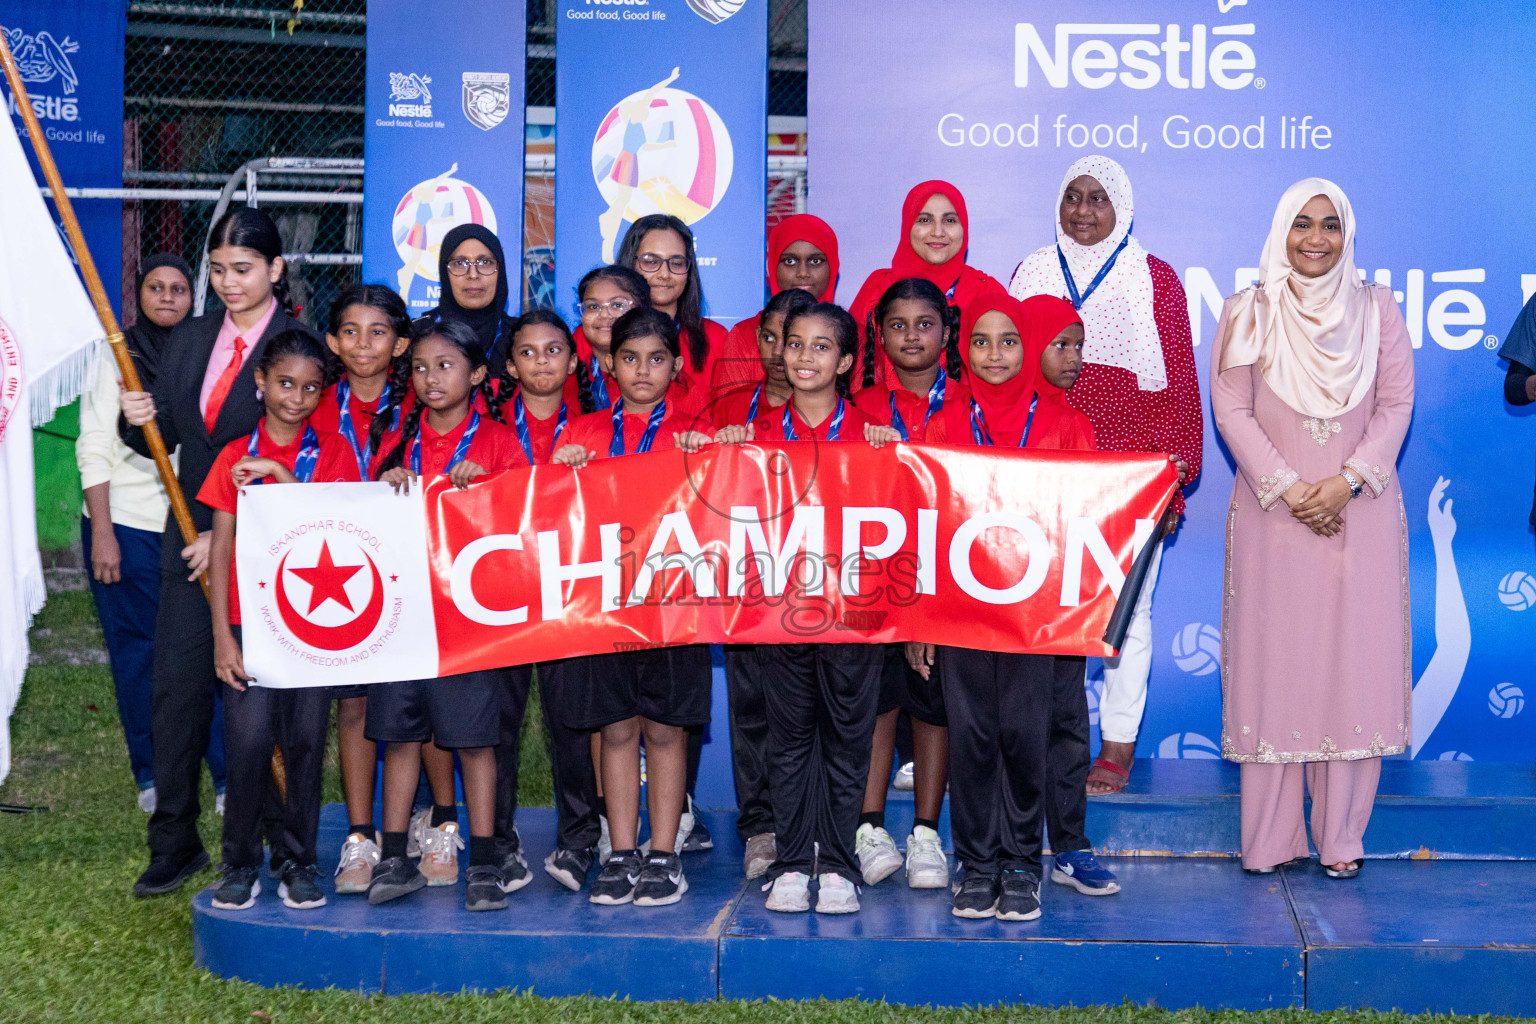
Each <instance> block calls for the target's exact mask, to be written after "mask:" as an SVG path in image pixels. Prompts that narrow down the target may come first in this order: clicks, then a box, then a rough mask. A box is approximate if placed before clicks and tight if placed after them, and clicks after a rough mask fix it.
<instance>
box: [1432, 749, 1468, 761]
mask: <svg viewBox="0 0 1536 1024" xmlns="http://www.w3.org/2000/svg"><path fill="white" fill-rule="evenodd" d="M1435 760H1436V761H1471V760H1472V755H1471V754H1468V753H1467V752H1466V751H1463V750H1447V751H1444V752H1443V753H1442V754H1441V755H1440V756H1439V757H1437V758H1435Z"/></svg>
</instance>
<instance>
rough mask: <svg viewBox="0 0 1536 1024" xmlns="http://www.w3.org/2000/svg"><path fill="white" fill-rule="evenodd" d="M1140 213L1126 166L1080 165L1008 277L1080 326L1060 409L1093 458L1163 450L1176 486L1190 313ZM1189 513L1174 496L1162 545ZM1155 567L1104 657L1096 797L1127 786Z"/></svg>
mask: <svg viewBox="0 0 1536 1024" xmlns="http://www.w3.org/2000/svg"><path fill="white" fill-rule="evenodd" d="M1134 218H1135V206H1134V204H1133V202H1132V197H1131V183H1130V181H1129V179H1128V178H1127V177H1126V174H1125V168H1123V167H1121V166H1120V165H1119V164H1118V163H1116V162H1115V161H1114V160H1111V159H1110V158H1109V157H1107V156H1087V157H1083V158H1082V159H1081V160H1078V161H1077V162H1076V163H1074V164H1073V165H1072V166H1071V167H1069V168H1067V173H1066V175H1065V176H1064V177H1063V178H1062V181H1061V190H1060V192H1059V194H1058V203H1057V215H1056V244H1055V245H1048V246H1045V247H1044V248H1041V249H1038V250H1036V251H1035V252H1033V253H1031V254H1030V255H1029V257H1028V258H1026V259H1025V260H1024V262H1023V263H1020V264H1019V267H1018V269H1017V270H1015V271H1014V274H1013V281H1012V283H1011V284H1010V285H1009V288H1008V290H1009V292H1010V293H1012V294H1013V296H1014V297H1015V298H1020V299H1023V298H1027V297H1029V296H1031V295H1055V296H1059V297H1061V298H1064V299H1068V300H1070V301H1071V303H1072V305H1073V306H1075V307H1076V308H1077V310H1078V313H1079V315H1080V316H1082V318H1083V325H1084V328H1085V339H1084V343H1083V372H1082V376H1080V377H1079V378H1078V380H1077V383H1076V384H1074V385H1073V386H1072V390H1071V391H1069V392H1068V393H1067V400H1068V401H1070V402H1071V403H1072V404H1073V405H1074V406H1076V407H1077V408H1078V409H1079V410H1080V411H1081V412H1083V413H1084V414H1085V415H1086V416H1087V417H1088V419H1089V421H1091V422H1092V423H1093V433H1094V437H1095V439H1096V440H1097V442H1098V447H1099V450H1100V451H1119V452H1162V453H1166V454H1167V455H1168V456H1169V457H1171V458H1173V459H1174V460H1175V462H1176V463H1177V465H1178V467H1179V479H1180V481H1181V483H1184V484H1188V483H1189V482H1191V481H1193V480H1194V479H1195V478H1196V477H1198V476H1199V475H1200V456H1201V438H1202V435H1203V431H1204V424H1203V420H1202V415H1201V408H1200V406H1201V402H1200V381H1199V378H1198V376H1197V375H1196V371H1195V353H1194V348H1193V346H1192V344H1191V341H1190V332H1189V307H1188V304H1187V303H1186V301H1185V297H1184V288H1183V286H1182V285H1181V284H1179V278H1178V275H1177V274H1175V273H1174V271H1173V268H1172V267H1170V266H1169V265H1168V264H1166V263H1164V262H1163V261H1162V260H1160V259H1158V258H1157V257H1155V256H1151V255H1149V254H1148V253H1147V251H1146V250H1145V249H1143V248H1142V247H1141V244H1140V243H1139V242H1138V241H1137V240H1136V238H1135V237H1134V236H1133V235H1132V234H1131V223H1132V221H1133V219H1134ZM1183 512H1184V495H1183V492H1182V490H1181V491H1180V492H1179V493H1177V494H1175V495H1174V499H1173V505H1172V507H1171V508H1170V509H1169V513H1168V518H1167V520H1166V521H1165V522H1164V523H1163V528H1162V536H1165V537H1166V536H1167V535H1168V534H1170V533H1172V532H1173V531H1174V530H1175V529H1176V528H1177V527H1178V523H1179V516H1180V515H1182V514H1183ZM1161 561H1162V548H1161V546H1159V547H1158V552H1157V557H1156V559H1155V560H1154V561H1153V563H1152V570H1151V572H1150V573H1149V574H1148V575H1147V585H1146V587H1145V588H1144V589H1143V590H1142V592H1141V599H1140V600H1139V601H1138V602H1137V604H1136V614H1135V617H1134V618H1133V620H1132V622H1131V628H1130V632H1129V634H1128V635H1127V636H1126V639H1125V646H1124V647H1122V648H1121V649H1120V656H1119V657H1118V658H1106V659H1104V695H1103V697H1101V698H1100V701H1099V734H1100V736H1101V738H1102V740H1103V743H1102V746H1101V748H1100V751H1099V757H1098V759H1097V760H1095V761H1094V763H1093V770H1092V771H1091V772H1090V773H1089V775H1088V792H1089V793H1090V794H1092V795H1095V796H1101V795H1104V794H1107V793H1116V792H1119V791H1120V790H1121V789H1122V788H1123V787H1124V786H1125V784H1126V782H1127V781H1128V780H1129V779H1130V769H1131V763H1132V760H1133V759H1134V757H1135V753H1136V734H1137V733H1138V732H1139V731H1140V729H1141V715H1142V710H1143V709H1144V708H1145V707H1146V701H1147V676H1148V674H1149V673H1150V672H1151V669H1152V590H1153V586H1154V585H1155V583H1156V580H1157V570H1158V566H1159V563H1160V562H1161Z"/></svg>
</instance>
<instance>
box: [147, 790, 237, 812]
mask: <svg viewBox="0 0 1536 1024" xmlns="http://www.w3.org/2000/svg"><path fill="white" fill-rule="evenodd" d="M139 810H141V811H143V812H144V813H145V814H154V813H155V787H154V786H148V787H146V788H144V789H141V790H139ZM219 813H220V814H223V813H224V808H222V807H220V808H219Z"/></svg>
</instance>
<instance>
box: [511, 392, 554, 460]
mask: <svg viewBox="0 0 1536 1024" xmlns="http://www.w3.org/2000/svg"><path fill="white" fill-rule="evenodd" d="M512 422H513V423H514V424H515V425H516V426H517V443H518V444H520V445H522V446H523V454H524V455H526V456H528V465H530V466H533V465H536V463H535V462H534V461H533V436H532V435H531V434H529V433H528V410H526V409H524V408H523V396H522V395H518V396H516V397H515V398H513V399H512ZM564 429H565V403H564V402H561V403H560V419H559V420H557V421H556V422H555V437H557V438H558V437H559V436H560V432H561V431H562V430H564Z"/></svg>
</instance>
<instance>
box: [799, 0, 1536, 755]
mask: <svg viewBox="0 0 1536 1024" xmlns="http://www.w3.org/2000/svg"><path fill="white" fill-rule="evenodd" d="M809 10H810V33H811V44H810V74H809V90H810V92H809V100H808V102H809V109H808V113H809V132H810V136H811V137H812V138H813V139H814V140H815V141H814V144H813V146H814V153H815V155H814V158H813V160H812V162H811V175H812V179H811V182H810V184H811V189H810V204H811V212H812V213H817V214H820V215H822V216H823V217H825V218H827V220H828V221H829V222H830V223H831V224H832V226H833V227H834V228H835V229H836V230H837V232H838V236H839V242H840V245H841V250H842V259H843V266H844V268H845V269H844V272H843V276H842V289H841V296H842V298H844V299H845V300H846V299H849V298H851V297H852V295H853V293H854V291H855V290H856V289H857V288H858V286H859V285H860V283H862V281H863V279H864V275H865V274H867V273H868V272H869V271H870V270H872V269H874V268H875V267H877V266H885V265H887V263H888V261H889V260H890V254H891V247H892V245H893V244H894V243H895V242H896V232H897V226H898V225H897V222H898V219H899V211H900V209H901V201H902V197H903V196H904V195H905V194H906V192H907V190H908V189H909V188H911V187H912V186H913V185H914V184H916V183H917V182H919V181H922V180H924V179H926V178H945V179H948V180H950V181H952V182H954V183H955V184H956V185H958V186H959V187H960V189H961V190H962V191H963V192H964V193H965V197H966V201H967V203H968V205H969V209H970V227H971V231H970V237H969V238H967V240H966V241H967V243H968V245H969V262H970V263H971V264H972V265H973V266H976V267H979V268H980V269H982V270H985V271H986V272H988V273H990V274H992V275H993V276H994V277H998V278H1000V279H1002V280H1003V281H1004V282H1006V281H1007V280H1008V279H1009V277H1010V276H1011V275H1012V274H1013V270H1014V267H1016V266H1017V265H1018V263H1019V261H1020V260H1022V259H1023V258H1024V257H1025V256H1026V255H1028V254H1029V253H1031V252H1033V251H1034V250H1035V249H1037V248H1039V247H1041V246H1044V245H1049V244H1051V243H1052V242H1053V241H1054V238H1055V235H1054V229H1053V222H1054V219H1055V217H1054V213H1055V205H1056V199H1057V197H1056V190H1057V187H1058V185H1059V183H1060V181H1061V177H1062V174H1063V173H1064V172H1065V171H1066V169H1067V167H1068V165H1069V164H1071V163H1072V161H1073V160H1075V159H1077V158H1078V157H1080V156H1084V155H1087V154H1090V153H1103V154H1106V155H1108V156H1111V157H1113V158H1114V159H1116V160H1118V161H1120V162H1121V164H1123V165H1124V167H1125V169H1126V173H1127V175H1128V177H1129V179H1130V182H1131V185H1132V186H1133V188H1134V192H1135V230H1136V235H1137V237H1138V238H1139V239H1140V240H1141V242H1142V244H1143V245H1145V246H1146V248H1147V251H1148V252H1150V253H1151V254H1152V255H1154V256H1158V257H1161V258H1162V259H1165V260H1167V261H1168V262H1169V263H1170V264H1172V266H1173V268H1174V269H1175V271H1177V273H1178V275H1179V277H1180V279H1181V280H1182V281H1183V284H1184V289H1185V291H1186V293H1187V296H1188V308H1189V315H1190V321H1191V325H1192V327H1193V334H1194V343H1195V362H1196V364H1197V365H1198V366H1199V371H1200V379H1201V386H1202V390H1203V393H1204V394H1205V395H1206V396H1207V397H1206V412H1207V416H1206V434H1205V468H1204V475H1203V477H1202V479H1201V480H1200V481H1199V483H1198V485H1197V486H1196V487H1194V488H1193V489H1192V490H1191V492H1190V494H1189V495H1188V497H1189V516H1188V520H1187V522H1186V524H1185V525H1184V527H1183V528H1182V529H1180V531H1179V532H1178V534H1176V540H1175V541H1174V543H1173V544H1171V545H1170V546H1169V547H1168V549H1167V551H1166V552H1165V557H1164V559H1163V565H1162V572H1161V580H1160V582H1159V583H1158V586H1157V590H1156V603H1155V608H1154V612H1153V619H1152V621H1153V654H1152V682H1151V687H1150V691H1149V697H1148V700H1147V709H1146V719H1145V721H1144V723H1143V726H1142V731H1141V746H1140V749H1139V750H1138V754H1139V755H1140V756H1142V757H1148V756H1158V757H1212V758H1214V757H1217V756H1219V754H1220V751H1219V749H1218V746H1217V740H1218V738H1219V736H1220V714H1221V675H1220V666H1221V631H1220V629H1221V609H1222V603H1221V592H1222V571H1223V570H1222V558H1223V546H1224V537H1225V523H1226V516H1227V499H1228V496H1229V495H1230V494H1231V489H1232V469H1231V463H1230V461H1229V460H1228V459H1227V457H1226V453H1225V452H1224V450H1223V448H1222V446H1221V443H1220V441H1219V439H1218V437H1217V436H1216V433H1215V428H1214V425H1213V423H1212V418H1211V417H1210V415H1209V411H1210V406H1209V394H1210V379H1209V372H1210V362H1211V352H1210V345H1211V342H1212V340H1213V339H1214V336H1215V333H1216V322H1217V317H1218V316H1219V314H1220V311H1221V305H1222V299H1223V297H1224V296H1226V295H1230V294H1232V293H1233V292H1235V291H1237V290H1238V289H1241V288H1243V287H1246V286H1247V285H1248V284H1249V283H1251V282H1252V281H1253V280H1254V279H1255V278H1256V277H1257V274H1258V270H1257V269H1256V268H1257V265H1258V260H1259V250H1260V248H1261V247H1262V246H1263V244H1264V238H1265V235H1266V234H1267V232H1268V230H1269V224H1270V218H1271V217H1272V216H1273V214H1274V209H1275V203H1276V202H1277V201H1278V200H1279V198H1280V195H1281V193H1282V192H1283V191H1284V190H1285V188H1286V186H1288V185H1290V184H1291V183H1292V182H1294V181H1297V180H1299V179H1301V178H1304V177H1307V176H1309V175H1319V176H1322V177H1325V178H1331V179H1333V180H1334V181H1336V182H1338V183H1339V184H1340V185H1341V186H1342V187H1343V189H1344V191H1345V192H1346V193H1347V194H1348V195H1349V198H1350V202H1351V203H1352V204H1353V206H1354V210H1355V214H1356V218H1357V221H1358V225H1359V235H1358V241H1357V248H1356V256H1355V262H1356V265H1357V266H1359V267H1360V268H1361V269H1362V271H1363V272H1364V273H1365V274H1367V275H1368V276H1369V277H1370V278H1371V279H1372V280H1374V281H1377V282H1380V283H1382V284H1385V285H1388V286H1390V287H1391V288H1392V289H1393V290H1394V295H1395V297H1396V299H1397V301H1398V303H1399V304H1400V308H1401V309H1402V312H1403V316H1404V318H1405V320H1406V321H1407V325H1408V334H1409V336H1410V337H1411V338H1412V340H1413V346H1414V370H1415V374H1416V376H1417V383H1418V388H1417V398H1416V403H1415V406H1416V407H1415V412H1414V422H1413V429H1412V430H1411V431H1410V432H1409V435H1408V440H1407V443H1406V445H1405V446H1404V449H1403V455H1402V459H1401V461H1400V463H1399V466H1398V471H1399V478H1400V480H1401V482H1402V486H1403V497H1404V502H1405V512H1406V516H1407V524H1408V529H1409V538H1410V539H1409V549H1410V552H1411V573H1412V580H1411V590H1412V594H1413V609H1412V615H1413V660H1414V688H1415V709H1414V723H1413V724H1414V741H1415V744H1416V745H1417V746H1416V749H1415V751H1414V754H1415V756H1417V757H1420V758H1446V759H1456V760H1472V759H1476V760H1479V761H1482V760H1492V761H1529V760H1531V758H1532V757H1533V756H1536V711H1533V713H1532V714H1529V715H1527V714H1524V709H1525V707H1526V705H1527V700H1528V699H1529V698H1533V697H1536V672H1533V668H1532V666H1533V665H1536V658H1533V638H1536V631H1533V630H1532V628H1531V623H1532V619H1533V618H1536V553H1533V551H1532V547H1531V534H1530V527H1529V526H1528V525H1527V523H1526V516H1527V513H1528V512H1529V511H1530V507H1531V455H1530V452H1531V447H1532V443H1533V433H1532V426H1533V424H1532V422H1531V417H1530V415H1529V413H1530V410H1529V409H1514V408H1512V407H1510V406H1507V405H1506V404H1505V403H1504V401H1503V391H1502V384H1503V376H1504V364H1503V363H1501V361H1500V360H1499V359H1498V357H1497V350H1498V348H1499V346H1500V344H1501V343H1502V339H1503V338H1504V336H1505V334H1506V332H1507V331H1508V330H1509V327H1510V325H1511V324H1512V323H1513V322H1514V319H1515V316H1516V314H1517V313H1518V311H1519V309H1520V307H1521V305H1522V303H1524V302H1525V301H1526V300H1527V299H1528V298H1530V296H1531V295H1532V294H1533V293H1536V249H1533V247H1532V246H1531V239H1532V238H1533V237H1536V194H1533V192H1532V190H1531V187H1530V168H1531V167H1532V165H1533V164H1536V104H1532V103H1530V102H1528V101H1527V100H1528V98H1529V97H1530V96H1532V95H1536V60H1533V59H1532V50H1531V28H1532V20H1531V8H1530V6H1529V5H1525V4H1509V3H1504V2H1499V0H1465V2H1462V3H1456V4H1378V5H1358V4H1339V3H1335V2H1329V0H1084V2H1082V3H1077V4H1073V5H1071V6H1070V7H1067V6H1063V5H1062V4H1060V3H1055V2H1047V0H974V2H972V3H968V4H965V5H964V12H965V14H964V17H951V16H948V15H947V13H946V11H944V10H942V9H941V8H939V7H938V6H936V5H935V4H933V3H931V2H930V0H838V2H836V3H817V4H811V5H810V8H809ZM1324 52H1326V53H1329V54H1333V55H1336V56H1337V58H1338V59H1336V60H1334V59H1330V58H1325V57H1322V56H1321V54H1322V53H1324ZM893 54H909V55H919V54H923V55H929V54H931V55H934V58H935V60H936V61H937V62H938V63H937V64H936V65H935V67H940V66H941V67H942V70H941V71H937V70H926V69H924V70H918V69H915V68H914V66H913V64H912V62H911V61H907V60H901V59H892V55H893ZM1509 97H1521V98H1522V100H1521V101H1519V102H1509V101H1508V100H1507V99H1506V98H1509ZM893 154H894V155H897V156H898V158H897V159H891V158H890V156H891V155H893ZM1489 210H1497V211H1498V213H1497V220H1498V225H1497V227H1495V228H1493V229H1492V230H1477V229H1471V230H1468V225H1471V224H1475V223H1477V222H1478V220H1479V218H1480V217H1481V216H1482V215H1484V214H1486V212H1487V211H1489ZM1296 599H1297V600H1303V601H1304V600H1306V599H1307V598H1306V595H1305V594H1298V595H1296ZM1299 639H1304V638H1299ZM1090 664H1091V665H1092V664H1093V663H1090ZM1101 678H1102V677H1101V676H1099V674H1098V671H1097V669H1096V668H1090V679H1091V680H1092V681H1093V682H1094V683H1095V685H1097V684H1098V680H1099V679H1101ZM1092 697H1093V694H1092V693H1090V707H1094V706H1096V705H1095V702H1094V701H1093V699H1092Z"/></svg>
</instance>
